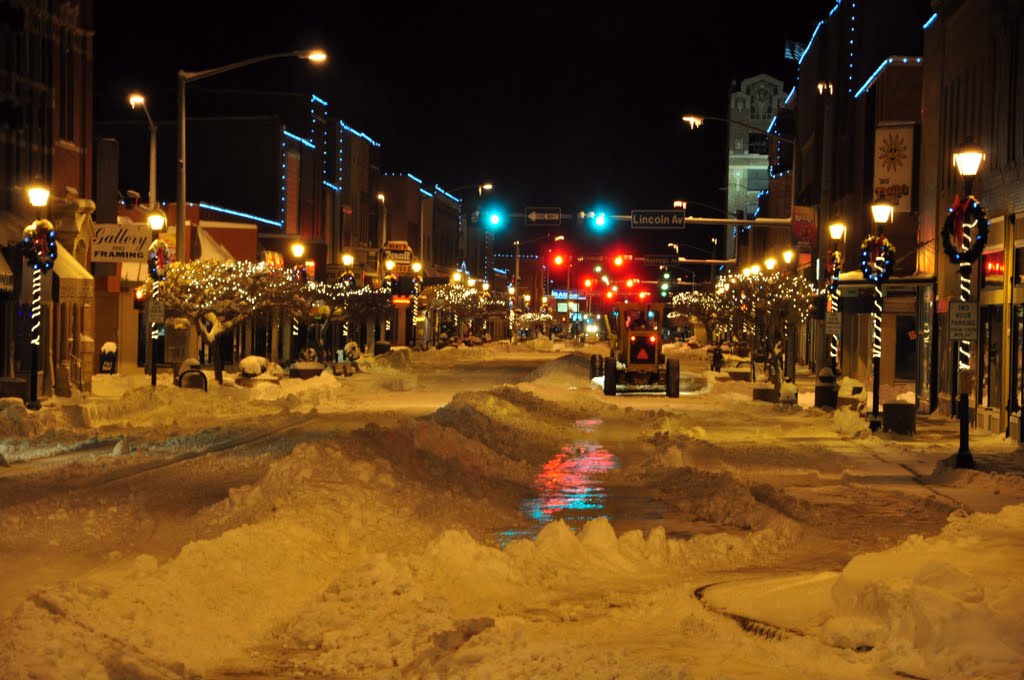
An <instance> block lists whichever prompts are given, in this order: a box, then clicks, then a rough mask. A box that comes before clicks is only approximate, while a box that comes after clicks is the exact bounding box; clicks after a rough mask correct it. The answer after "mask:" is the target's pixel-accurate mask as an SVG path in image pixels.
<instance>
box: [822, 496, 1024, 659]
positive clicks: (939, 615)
mask: <svg viewBox="0 0 1024 680" xmlns="http://www.w3.org/2000/svg"><path fill="white" fill-rule="evenodd" d="M1022 551H1024V505H1014V506H1008V507H1006V508H1004V509H1003V510H1002V511H1001V512H999V513H996V514H987V513H978V514H975V515H971V516H964V515H961V514H957V515H954V516H952V517H951V519H950V523H949V525H948V526H947V527H946V528H945V529H944V530H943V531H942V533H941V534H940V535H938V536H935V537H933V538H923V537H921V536H912V537H910V538H909V539H908V540H907V541H906V542H904V543H903V544H902V545H900V546H898V547H897V548H894V549H892V550H889V551H885V552H881V553H870V554H866V555H860V556H858V557H855V558H854V559H853V560H851V561H850V563H849V564H848V565H847V567H846V568H845V569H843V571H842V574H841V575H840V576H839V579H838V580H837V581H836V583H835V585H834V586H833V587H832V599H833V601H834V607H835V613H834V615H833V616H832V617H831V618H830V620H829V621H828V622H827V623H826V624H825V626H824V632H825V634H826V636H827V637H828V638H829V639H830V640H831V641H832V642H834V643H836V644H841V645H843V646H846V647H851V648H855V647H871V648H874V649H875V650H876V653H877V654H878V655H880V656H883V657H890V658H891V662H892V663H893V664H894V665H895V664H898V665H899V667H900V670H902V671H904V672H909V673H913V674H915V675H921V676H926V677H945V678H952V677H956V678H996V677H1006V678H1009V677H1019V676H1020V670H1021V668H1024V625H1022V623H1021V618H1020V612H1021V611H1024V576H1022V572H1021V567H1020V562H1019V556H1020V555H1021V553H1022ZM981 555H984V557H980V556H981ZM1014 574H1016V576H1012V575H1014ZM1008 576H1009V578H1008Z"/></svg>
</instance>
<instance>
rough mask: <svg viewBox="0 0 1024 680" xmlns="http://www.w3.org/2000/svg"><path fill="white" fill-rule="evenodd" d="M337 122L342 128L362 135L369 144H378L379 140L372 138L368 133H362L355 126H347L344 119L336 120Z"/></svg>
mask: <svg viewBox="0 0 1024 680" xmlns="http://www.w3.org/2000/svg"><path fill="white" fill-rule="evenodd" d="M338 122H339V123H341V127H342V128H343V129H345V130H347V131H349V132H351V133H352V134H354V135H355V136H356V137H362V138H363V139H365V140H366V141H368V142H369V143H370V144H373V145H374V146H380V142H378V141H376V140H374V139H373V138H372V137H370V135H368V134H365V133H362V132H360V131H359V130H356V129H355V128H352V127H349V126H348V125H346V124H345V121H338Z"/></svg>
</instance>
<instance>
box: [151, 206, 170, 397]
mask: <svg viewBox="0 0 1024 680" xmlns="http://www.w3.org/2000/svg"><path fill="white" fill-rule="evenodd" d="M146 223H147V224H148V225H149V230H150V232H152V234H153V242H152V243H150V244H149V276H150V278H151V279H153V294H152V295H150V298H149V302H147V303H146V324H147V325H148V326H149V328H148V330H149V348H148V351H149V384H150V387H153V388H156V341H157V340H158V339H159V337H160V326H159V324H160V323H161V321H162V316H163V312H162V311H161V306H162V304H163V303H162V302H159V303H158V302H157V295H158V294H159V292H160V282H161V281H163V280H164V277H165V276H166V275H167V259H168V258H167V253H168V249H167V244H166V243H164V241H163V239H161V238H160V232H162V231H163V230H164V227H165V226H166V225H167V215H166V214H165V213H164V211H163V210H161V209H160V208H157V207H156V206H150V212H149V214H148V215H147V216H146Z"/></svg>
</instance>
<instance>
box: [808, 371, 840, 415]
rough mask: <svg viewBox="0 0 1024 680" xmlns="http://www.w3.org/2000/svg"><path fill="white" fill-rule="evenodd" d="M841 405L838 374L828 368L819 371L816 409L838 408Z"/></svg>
mask: <svg viewBox="0 0 1024 680" xmlns="http://www.w3.org/2000/svg"><path fill="white" fill-rule="evenodd" d="M838 404H839V385H837V384H836V374H835V373H833V372H832V369H831V368H828V367H827V366H826V367H825V368H823V369H821V370H820V371H818V380H817V382H815V383H814V406H815V407H816V408H836V406H837V405H838Z"/></svg>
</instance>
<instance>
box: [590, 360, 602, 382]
mask: <svg viewBox="0 0 1024 680" xmlns="http://www.w3.org/2000/svg"><path fill="white" fill-rule="evenodd" d="M600 362H601V357H599V356H597V355H596V354H591V355H590V379H591V380H593V379H594V378H596V377H597V376H599V375H601V374H600V372H599V371H600V369H599V366H600Z"/></svg>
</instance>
